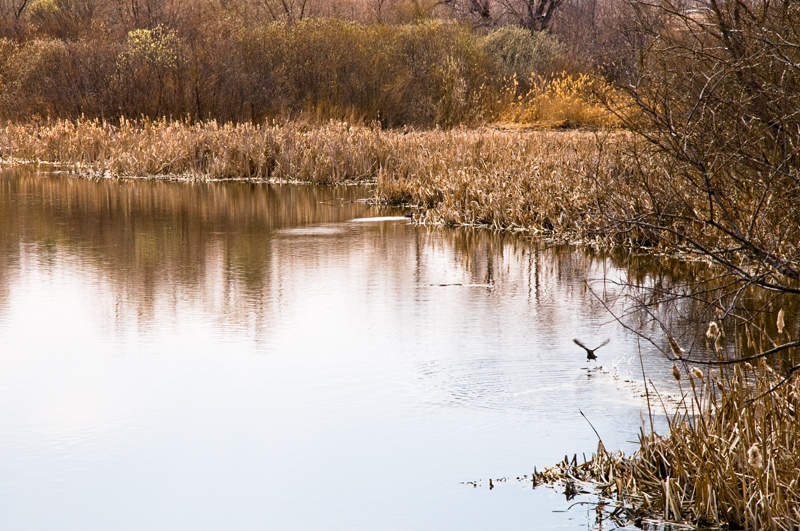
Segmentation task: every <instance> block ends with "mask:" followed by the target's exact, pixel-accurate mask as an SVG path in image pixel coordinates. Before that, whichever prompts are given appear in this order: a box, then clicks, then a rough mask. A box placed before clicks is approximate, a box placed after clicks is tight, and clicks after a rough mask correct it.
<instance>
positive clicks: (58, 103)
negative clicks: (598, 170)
mask: <svg viewBox="0 0 800 531" xmlns="http://www.w3.org/2000/svg"><path fill="white" fill-rule="evenodd" d="M379 4H380V5H379ZM348 5H350V9H349V10H346V9H344V6H345V4H341V3H330V4H322V3H320V2H317V3H312V2H302V3H300V2H296V3H292V2H283V3H280V4H275V5H273V4H271V3H270V2H259V3H252V2H245V1H240V2H223V3H216V2H215V1H214V0H195V1H193V2H185V3H182V4H179V3H170V2H168V1H167V0H161V1H156V0H141V1H137V0H125V1H122V0H118V1H115V2H107V3H106V2H102V3H101V2H95V1H93V0H35V1H33V2H30V1H27V2H26V1H25V0H0V35H3V37H2V38H1V39H0V118H4V119H11V120H15V121H29V120H31V119H38V118H48V119H49V118H64V119H73V118H76V117H81V116H83V117H87V118H101V119H116V118H118V117H120V116H126V117H129V118H130V117H134V118H138V117H148V118H160V117H171V118H176V119H186V118H187V117H188V118H189V119H190V120H204V119H216V120H221V121H237V122H243V121H252V122H262V121H264V120H269V119H291V118H298V117H307V118H311V119H322V120H326V119H331V118H333V119H344V120H349V121H356V122H373V121H378V122H380V123H381V124H382V125H384V126H390V127H393V126H401V125H413V126H433V125H438V126H443V127H447V126H452V125H455V124H474V123H483V122H486V121H487V120H498V119H510V118H512V117H516V118H519V117H521V116H523V115H525V116H528V117H531V116H534V115H537V113H535V112H534V113H533V114H531V113H530V112H528V113H527V114H526V113H525V112H520V110H519V109H518V108H517V109H514V108H513V107H514V105H517V106H518V105H519V97H520V96H522V97H523V99H524V98H527V100H526V101H528V103H531V97H530V93H531V90H533V89H535V90H536V91H537V92H536V94H542V93H546V92H547V91H548V90H550V87H548V86H546V82H547V81H549V80H552V79H554V78H556V77H559V76H560V79H561V80H562V81H564V80H565V79H567V78H565V76H568V75H570V74H572V75H574V74H577V73H579V72H581V71H588V70H589V69H590V68H591V62H590V61H589V60H587V59H586V58H585V57H581V56H580V55H579V54H576V53H574V50H573V49H572V48H570V47H569V46H567V45H566V44H564V42H563V40H560V39H559V38H558V37H557V36H555V35H554V34H552V33H546V32H542V31H531V30H530V29H529V28H527V27H524V24H521V22H522V21H516V22H518V23H517V24H512V25H508V24H505V23H506V22H515V21H514V20H510V19H509V18H508V16H506V17H505V18H503V17H501V16H500V13H499V12H498V15H497V20H496V23H494V24H493V25H492V26H491V27H487V26H486V24H484V25H477V24H475V23H474V22H478V21H474V22H473V21H471V20H470V17H469V15H470V12H469V10H463V9H462V10H459V9H460V7H459V6H458V5H457V4H456V3H452V4H451V6H450V7H449V8H448V10H445V9H443V8H441V9H439V10H438V11H437V10H435V9H434V7H435V6H434V4H433V3H431V5H430V6H428V7H429V9H428V8H425V5H424V3H421V2H407V3H404V2H391V3H390V2H377V3H374V4H372V3H369V2H362V3H361V4H356V3H351V4H348ZM437 5H438V3H437ZM324 6H327V9H323V7H324ZM334 6H337V8H336V9H334ZM440 7H441V6H440ZM278 8H280V9H278ZM312 8H313V9H312ZM376 9H377V11H376ZM319 15H327V16H326V17H324V18H321V17H319ZM332 16H337V17H339V18H332ZM432 17H438V18H432ZM473 18H474V17H473ZM348 19H349V20H348ZM387 22H393V23H392V24H389V23H387ZM532 74H533V75H534V77H531V75H532ZM571 81H572V80H571V78H570V79H567V81H566V85H564V84H563V83H562V86H570V87H571V89H570V90H572V92H573V95H574V96H575V97H576V98H578V99H586V98H585V97H586V96H588V94H589V93H590V92H591V90H592V89H593V88H595V86H594V85H595V84H596V83H597V81H596V80H594V79H589V78H586V77H585V76H584V78H582V80H581V81H580V82H579V83H578V84H577V85H575V84H574V83H571ZM512 115H513V116H512ZM576 120H577V122H581V119H580V118H578V119H573V118H565V119H563V120H562V121H565V122H567V123H570V122H574V121H576Z"/></svg>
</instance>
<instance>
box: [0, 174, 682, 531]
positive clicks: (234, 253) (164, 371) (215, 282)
mask: <svg viewBox="0 0 800 531" xmlns="http://www.w3.org/2000/svg"><path fill="white" fill-rule="evenodd" d="M369 195H370V190H369V189H368V188H365V187H355V186H354V187H312V186H302V185H266V184H248V183H212V184H199V183H185V182H152V181H91V180H83V179H78V178H75V177H71V176H66V175H57V174H34V173H31V172H26V171H22V170H7V171H5V172H3V173H0V227H1V229H0V434H2V436H1V437H0V528H2V529H3V530H32V529H35V530H59V531H63V530H73V529H74V530H84V531H85V530H145V529H146V530H150V531H153V530H175V529H192V530H205V529H209V530H211V529H213V530H217V529H232V530H251V529H252V530H255V529H258V530H264V529H281V530H294V529H296V530H311V529H313V530H340V529H341V530H364V531H366V530H437V531H446V530H456V529H504V530H517V529H520V530H521V529H526V530H528V529H587V528H588V529H591V528H593V527H594V526H596V523H595V520H594V509H593V507H592V506H591V504H590V503H588V502H590V501H591V498H589V497H585V496H584V497H579V498H578V499H576V500H572V501H567V500H566V499H565V498H564V496H563V495H562V494H560V493H559V492H558V491H557V490H554V489H550V488H544V489H541V488H540V489H532V488H531V484H530V483H529V482H524V481H517V480H516V479H515V478H516V477H517V476H522V475H523V474H528V475H529V474H530V473H531V472H532V470H533V467H534V466H536V467H538V468H539V469H541V468H543V467H545V466H551V465H553V464H554V463H555V462H557V461H559V460H561V459H563V458H564V455H565V454H569V455H570V456H572V454H573V453H577V454H578V456H579V459H581V454H582V453H585V454H586V455H587V456H588V455H590V454H591V453H592V452H593V451H594V450H595V449H596V447H597V437H596V435H595V434H594V432H593V431H592V428H591V427H590V426H589V424H588V423H587V421H586V420H584V418H583V417H582V416H581V414H580V411H582V412H583V413H584V414H585V415H586V417H587V418H588V419H589V420H590V421H591V422H592V424H593V425H594V427H595V428H596V429H597V431H598V432H599V433H600V436H601V437H602V438H603V441H604V443H605V445H606V447H607V448H609V449H612V450H620V449H622V450H625V451H626V453H631V452H632V451H633V450H635V448H636V444H635V441H636V438H637V434H638V431H639V429H640V427H641V426H642V416H643V415H644V416H646V402H645V398H644V397H643V391H642V389H643V388H642V385H641V367H640V361H639V354H638V352H639V351H638V347H637V341H636V339H635V337H633V336H632V335H631V334H629V333H627V332H626V331H625V330H624V329H623V328H622V327H621V326H619V325H618V324H616V323H615V322H614V321H613V320H612V319H611V318H610V315H609V314H608V312H607V311H606V309H605V307H604V305H603V304H602V303H601V302H600V301H599V300H598V297H597V296H598V295H600V296H603V284H602V283H601V280H602V279H603V278H605V279H609V280H618V279H622V278H625V276H626V274H627V273H626V269H625V265H624V264H623V263H622V262H621V261H620V260H615V259H613V258H611V257H608V256H603V255H601V254H599V253H597V252H593V251H591V250H587V249H580V248H563V247H553V246H547V245H546V244H544V243H542V242H538V243H537V242H534V241H532V240H531V237H530V236H527V235H512V234H495V233H491V232H488V231H478V230H445V229H441V228H431V227H418V226H414V225H411V224H409V223H408V222H407V221H406V220H403V219H384V220H365V219H364V218H371V217H378V216H398V215H401V214H402V213H401V212H398V211H396V210H394V211H393V210H385V209H379V208H376V207H372V206H369V205H367V204H366V203H364V202H362V201H359V199H362V198H364V197H368V196H369ZM590 288H591V289H590ZM605 290H606V293H605V295H607V296H610V295H613V284H609V285H607V286H606V287H605ZM573 338H580V339H582V340H583V341H584V342H586V343H591V344H599V343H601V342H602V341H603V340H604V339H606V338H610V339H611V342H610V344H609V345H608V346H606V347H603V348H602V349H601V350H599V351H598V353H597V354H598V356H599V360H598V361H599V363H598V364H595V363H589V362H587V360H586V356H585V353H584V352H583V351H581V349H580V348H578V347H577V346H576V345H575V344H574V343H573V342H572V340H573ZM642 353H643V357H644V363H645V369H646V371H647V373H648V374H647V376H648V377H649V378H652V379H653V380H654V381H655V382H656V385H659V386H662V387H663V388H664V389H665V390H668V389H669V387H670V378H671V376H670V373H669V368H670V367H671V362H668V361H666V360H665V359H663V358H662V357H661V356H660V355H658V354H657V353H655V352H654V350H653V349H652V348H649V349H648V347H646V345H644V344H643V345H642ZM599 367H602V368H599ZM504 477H505V478H508V481H505V482H495V484H496V486H495V488H494V489H491V490H490V489H489V484H488V480H489V479H490V478H494V479H495V480H497V479H498V478H504ZM469 482H475V483H476V484H477V485H478V486H477V487H473V486H472V485H470V484H469ZM575 502H586V503H579V504H578V505H574V506H573V504H574V503H575ZM570 506H572V507H571V508H570ZM604 525H605V526H606V527H604V528H606V529H607V528H609V527H608V526H609V524H608V523H605V524H604ZM611 527H613V526H611Z"/></svg>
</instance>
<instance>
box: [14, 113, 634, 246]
mask: <svg viewBox="0 0 800 531" xmlns="http://www.w3.org/2000/svg"><path fill="white" fill-rule="evenodd" d="M628 138H629V136H628V135H626V134H625V133H621V132H615V133H598V132H586V131H564V132H555V131H531V130H501V129H493V128H481V129H451V130H430V131H409V130H381V129H379V128H370V127H363V126H352V125H348V124H346V123H329V124H327V125H323V126H314V127H312V126H306V125H303V124H299V123H296V122H294V123H286V124H282V125H266V126H258V125H251V124H238V125H233V124H218V123H217V122H213V121H211V122H204V123H199V124H187V123H183V122H169V121H164V120H162V121H144V122H130V121H125V120H122V121H121V123H120V124H119V125H111V124H109V123H106V122H100V121H97V120H83V121H78V122H70V121H59V122H54V123H50V124H46V125H35V124H34V125H8V126H7V127H5V128H4V129H2V130H0V149H2V153H3V155H4V156H5V157H6V158H7V160H9V159H12V158H13V159H15V160H25V161H33V162H47V163H54V164H58V165H60V166H62V167H68V168H70V169H72V170H74V171H76V172H79V173H83V174H86V175H90V176H113V177H156V176H162V177H172V178H174V177H176V176H177V177H182V178H190V179H199V180H214V179H247V180H287V181H305V182H313V183H320V184H332V183H346V182H375V183H377V188H376V192H375V200H376V201H379V202H382V203H386V204H405V205H408V206H410V207H415V208H417V209H419V210H418V211H417V219H418V221H421V222H424V223H438V224H445V225H483V226H489V227H492V228H495V229H526V230H532V231H539V232H541V231H547V232H549V233H554V234H556V233H557V234H563V235H568V236H569V237H570V238H572V239H580V238H585V237H589V236H598V235H602V234H603V233H604V230H605V229H604V223H605V218H604V217H603V215H602V213H601V212H600V210H599V208H600V207H599V206H598V205H599V204H600V203H599V202H598V198H600V197H602V196H605V195H606V194H608V193H609V190H612V189H614V186H612V185H613V183H614V182H615V180H616V179H617V178H618V175H619V173H620V167H621V166H620V164H624V161H623V150H622V147H623V146H624V145H625V144H626V142H627V140H628Z"/></svg>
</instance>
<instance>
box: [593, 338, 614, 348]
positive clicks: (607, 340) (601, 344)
mask: <svg viewBox="0 0 800 531" xmlns="http://www.w3.org/2000/svg"><path fill="white" fill-rule="evenodd" d="M609 341H611V338H608V339H606V340H605V341H603V342H602V343H600V347H604V346H606V345H608V342H609ZM600 347H595V350H597V349H598V348H600Z"/></svg>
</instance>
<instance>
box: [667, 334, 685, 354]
mask: <svg viewBox="0 0 800 531" xmlns="http://www.w3.org/2000/svg"><path fill="white" fill-rule="evenodd" d="M667 340H668V341H669V348H671V349H672V353H673V354H675V357H676V358H678V359H680V358H682V357H683V354H684V352H685V351H684V350H683V349H682V348H681V347H680V345H678V342H677V341H675V338H674V337H672V336H671V335H669V334H667Z"/></svg>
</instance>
